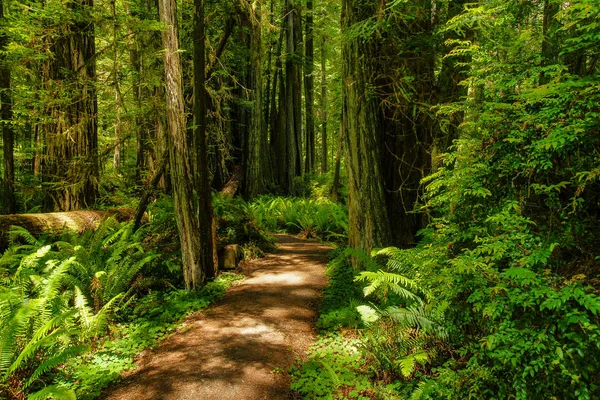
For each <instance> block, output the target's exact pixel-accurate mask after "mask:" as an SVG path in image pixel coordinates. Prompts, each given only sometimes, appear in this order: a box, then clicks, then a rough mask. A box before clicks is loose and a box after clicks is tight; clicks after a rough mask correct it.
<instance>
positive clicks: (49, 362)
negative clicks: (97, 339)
mask: <svg viewBox="0 0 600 400" xmlns="http://www.w3.org/2000/svg"><path fill="white" fill-rule="evenodd" d="M88 349H89V347H88V346H73V347H69V348H66V349H64V350H62V351H59V352H58V353H55V354H54V355H52V357H50V358H48V359H46V360H44V362H42V363H41V364H40V365H39V366H38V367H37V368H36V369H35V371H33V373H32V374H31V375H30V376H29V379H27V381H25V383H24V384H23V389H27V388H28V387H29V386H31V384H32V383H33V382H34V381H35V380H36V379H38V378H39V377H40V376H42V375H43V374H45V373H46V372H48V371H50V370H51V369H52V368H54V367H56V366H59V365H61V364H64V363H65V362H66V361H67V360H68V359H70V358H73V357H75V356H77V355H79V354H81V353H83V352H85V351H87V350H88Z"/></svg>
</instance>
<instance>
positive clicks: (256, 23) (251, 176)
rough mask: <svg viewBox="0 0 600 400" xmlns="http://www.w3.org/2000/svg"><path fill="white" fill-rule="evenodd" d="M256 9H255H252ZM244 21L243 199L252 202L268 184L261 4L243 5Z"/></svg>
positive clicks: (248, 3) (247, 3)
mask: <svg viewBox="0 0 600 400" xmlns="http://www.w3.org/2000/svg"><path fill="white" fill-rule="evenodd" d="M254 7H257V8H254ZM243 10H244V18H245V20H246V25H247V26H248V33H249V38H248V47H249V49H248V50H249V51H248V54H249V60H248V61H249V62H248V86H247V87H248V89H249V91H248V94H249V99H248V100H249V101H250V102H251V103H252V104H253V106H252V114H251V116H250V121H249V123H250V126H249V130H248V138H247V139H246V141H245V146H246V147H247V150H246V154H247V157H245V158H244V161H245V167H244V173H245V179H244V195H245V197H246V198H254V197H256V196H258V195H259V194H261V193H264V191H265V189H266V187H267V184H268V181H269V171H268V168H267V167H268V164H269V154H268V140H267V129H266V125H265V119H264V107H263V105H262V101H263V94H262V90H263V79H262V57H261V53H262V50H263V49H262V47H263V46H262V36H261V21H260V12H261V10H260V4H258V5H253V4H251V3H250V2H245V3H244V4H243Z"/></svg>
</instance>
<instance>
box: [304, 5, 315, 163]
mask: <svg viewBox="0 0 600 400" xmlns="http://www.w3.org/2000/svg"><path fill="white" fill-rule="evenodd" d="M305 29H306V36H305V45H304V100H305V104H306V106H305V113H306V115H305V117H306V127H305V129H306V162H305V169H304V171H305V172H306V173H311V172H313V171H314V169H315V161H316V157H315V151H316V147H315V118H314V111H313V105H314V97H315V77H314V75H313V72H314V58H315V54H314V53H315V50H314V39H313V1H312V0H307V1H306V23H305Z"/></svg>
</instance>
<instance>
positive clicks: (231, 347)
mask: <svg viewBox="0 0 600 400" xmlns="http://www.w3.org/2000/svg"><path fill="white" fill-rule="evenodd" d="M277 239H278V240H279V242H280V246H279V248H278V250H277V252H276V253H274V254H270V255H268V256H267V257H265V258H263V259H259V260H256V261H252V262H250V263H247V264H246V265H245V267H244V273H245V274H246V275H247V279H246V280H244V281H243V282H242V284H240V285H239V286H235V287H233V288H232V289H230V290H229V291H228V292H227V294H226V295H225V298H224V299H223V300H222V301H221V302H220V303H219V304H218V305H216V306H214V307H212V308H210V309H208V310H206V311H204V312H201V313H198V314H197V315H194V316H193V317H192V318H191V319H189V320H188V324H187V325H186V328H185V329H183V330H182V331H181V332H178V333H176V334H174V335H173V336H171V337H170V338H168V339H167V340H165V341H164V342H163V343H161V344H160V345H159V346H158V348H157V349H155V350H153V351H151V352H149V353H148V354H146V355H145V356H143V357H142V358H141V359H140V361H139V363H138V368H137V369H136V370H134V371H132V372H130V373H129V374H128V375H127V376H126V377H125V379H124V381H123V382H122V383H121V384H119V385H117V386H116V387H114V388H112V390H110V391H109V392H107V393H106V395H105V396H104V398H105V399H110V400H125V399H128V400H129V399H135V400H145V399H148V400H150V399H152V400H168V399H195V400H202V399H210V400H221V399H223V400H225V399H227V400H238V399H246V400H258V399H289V398H291V393H290V390H289V377H288V374H287V370H288V367H289V366H290V365H291V364H293V362H294V360H295V359H296V357H303V356H304V352H305V350H306V348H307V347H308V345H309V344H310V343H312V341H313V340H314V331H313V329H314V322H315V319H316V316H317V313H316V310H317V307H318V303H319V298H320V293H321V288H322V287H323V286H324V285H325V282H326V279H325V275H324V265H325V263H326V261H327V253H328V251H329V250H330V249H329V248H328V247H326V246H324V245H321V244H318V243H314V242H307V241H303V240H299V239H296V238H293V237H291V236H286V235H277Z"/></svg>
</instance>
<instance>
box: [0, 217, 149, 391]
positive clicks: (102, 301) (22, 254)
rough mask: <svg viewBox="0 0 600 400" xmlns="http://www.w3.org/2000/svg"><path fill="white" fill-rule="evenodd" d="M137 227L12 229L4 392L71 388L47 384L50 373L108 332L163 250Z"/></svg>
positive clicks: (5, 273) (2, 340)
mask: <svg viewBox="0 0 600 400" xmlns="http://www.w3.org/2000/svg"><path fill="white" fill-rule="evenodd" d="M139 235H141V233H140V234H136V235H133V234H132V231H131V225H122V226H120V227H119V226H118V225H115V224H114V223H113V222H112V221H107V222H106V223H105V224H103V225H102V227H101V228H100V229H99V230H97V231H96V232H94V233H89V234H85V235H82V236H81V237H76V236H74V235H69V234H66V235H65V237H64V238H63V240H60V241H57V242H54V243H53V244H45V239H39V240H38V239H36V238H34V237H33V236H32V235H31V234H30V233H29V232H27V231H26V230H24V229H22V228H18V227H14V228H12V229H11V231H10V235H9V236H10V238H11V242H12V246H11V247H10V248H9V249H8V250H7V251H6V252H5V253H4V255H3V256H2V258H1V259H0V265H1V266H2V270H1V273H2V278H3V279H2V281H1V282H0V304H1V307H0V308H1V310H2V311H1V312H0V326H2V328H1V329H0V373H1V374H2V375H1V377H0V394H2V395H3V396H5V397H9V398H11V397H14V396H17V394H18V392H22V393H34V392H36V390H38V389H39V390H42V391H40V392H38V393H37V394H36V395H35V396H36V398H45V397H43V396H50V395H51V394H52V393H55V394H57V393H62V394H65V393H70V392H65V390H66V389H65V388H64V386H61V385H58V386H46V384H45V383H44V382H45V381H46V379H47V378H46V376H47V375H48V374H49V373H51V372H53V371H55V370H56V369H57V368H59V367H60V366H62V365H63V364H64V363H65V362H66V361H67V360H68V359H69V358H72V357H74V356H77V355H78V354H80V353H82V352H85V351H86V350H87V346H86V345H87V344H88V343H90V342H91V341H92V340H93V339H95V338H97V337H99V336H100V335H103V334H104V333H105V332H106V328H107V323H108V320H109V318H110V317H111V316H112V315H113V314H114V311H115V309H116V308H117V307H119V306H122V305H123V304H124V303H123V302H124V300H126V299H128V297H130V295H131V293H132V290H133V288H135V287H136V286H139V284H140V282H141V281H142V280H141V279H138V280H137V284H134V280H135V279H137V278H138V275H139V273H140V271H141V270H142V268H143V267H144V266H145V265H146V264H148V263H150V262H151V261H153V260H155V259H156V258H157V257H158V256H157V255H156V254H155V253H152V252H151V251H146V250H145V249H143V248H142V247H141V244H140V242H139V241H138V240H139V238H140V236H139ZM20 243H25V244H20ZM90 304H92V305H90Z"/></svg>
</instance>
